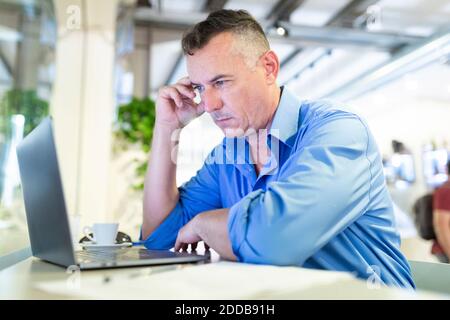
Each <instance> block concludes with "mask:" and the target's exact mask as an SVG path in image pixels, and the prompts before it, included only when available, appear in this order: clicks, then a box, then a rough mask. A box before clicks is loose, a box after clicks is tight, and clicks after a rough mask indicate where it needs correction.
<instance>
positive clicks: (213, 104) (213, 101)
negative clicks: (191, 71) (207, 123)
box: [202, 89, 223, 113]
mask: <svg viewBox="0 0 450 320" xmlns="http://www.w3.org/2000/svg"><path fill="white" fill-rule="evenodd" d="M202 100H203V103H204V107H205V111H206V112H208V113H211V112H214V111H217V110H220V109H222V106H223V104H222V99H220V96H219V95H218V93H217V92H215V90H212V89H205V91H204V92H203V94H202Z"/></svg>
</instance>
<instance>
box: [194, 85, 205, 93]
mask: <svg viewBox="0 0 450 320" xmlns="http://www.w3.org/2000/svg"><path fill="white" fill-rule="evenodd" d="M193 89H194V90H197V91H198V92H200V93H201V92H203V86H193Z"/></svg>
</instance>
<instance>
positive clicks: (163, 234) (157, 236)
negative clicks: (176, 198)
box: [139, 203, 185, 250]
mask: <svg viewBox="0 0 450 320" xmlns="http://www.w3.org/2000/svg"><path fill="white" fill-rule="evenodd" d="M184 224H185V222H184V218H183V209H182V207H181V205H180V203H178V204H177V205H176V207H175V208H174V209H173V210H172V212H171V213H170V214H169V215H168V216H167V218H166V219H165V220H164V221H163V222H162V223H161V224H160V225H159V227H158V228H156V229H155V230H154V231H153V232H152V234H151V235H149V236H148V237H147V239H145V240H143V241H142V229H141V234H140V236H139V240H141V241H142V244H143V245H144V246H145V247H146V248H147V249H152V250H169V249H171V248H173V246H174V245H175V241H176V239H177V236H178V231H179V230H180V229H181V228H182V227H183V226H184Z"/></svg>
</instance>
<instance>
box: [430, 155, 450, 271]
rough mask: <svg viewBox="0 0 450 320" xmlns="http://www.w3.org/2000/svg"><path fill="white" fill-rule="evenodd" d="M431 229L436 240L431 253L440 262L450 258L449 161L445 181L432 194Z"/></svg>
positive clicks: (449, 161)
mask: <svg viewBox="0 0 450 320" xmlns="http://www.w3.org/2000/svg"><path fill="white" fill-rule="evenodd" d="M433 228H434V233H435V235H436V240H435V241H434V243H433V248H432V253H433V254H434V255H436V256H437V257H438V259H439V261H441V262H446V263H448V262H449V257H450V159H449V160H448V161H447V181H446V182H445V183H444V184H443V185H442V186H440V187H439V188H437V189H436V190H435V191H434V193H433Z"/></svg>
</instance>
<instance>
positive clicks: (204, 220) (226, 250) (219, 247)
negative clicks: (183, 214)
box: [175, 209, 237, 261]
mask: <svg viewBox="0 0 450 320" xmlns="http://www.w3.org/2000/svg"><path fill="white" fill-rule="evenodd" d="M228 211H229V209H218V210H211V211H206V212H203V213H201V214H199V215H197V216H196V217H195V218H194V219H192V220H191V222H190V223H188V224H187V225H186V226H184V227H183V228H182V229H181V230H180V232H179V233H178V237H177V241H176V244H175V250H177V251H178V250H180V249H183V248H185V247H186V245H187V244H191V243H196V242H198V241H200V240H203V241H204V242H205V243H206V244H207V245H208V246H209V247H211V248H212V249H213V250H215V251H216V252H217V253H218V254H219V255H220V256H221V257H222V258H225V259H228V260H234V261H235V260H237V259H236V256H235V255H234V253H233V249H232V248H231V242H230V238H229V236H228V227H227V225H228Z"/></svg>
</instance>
